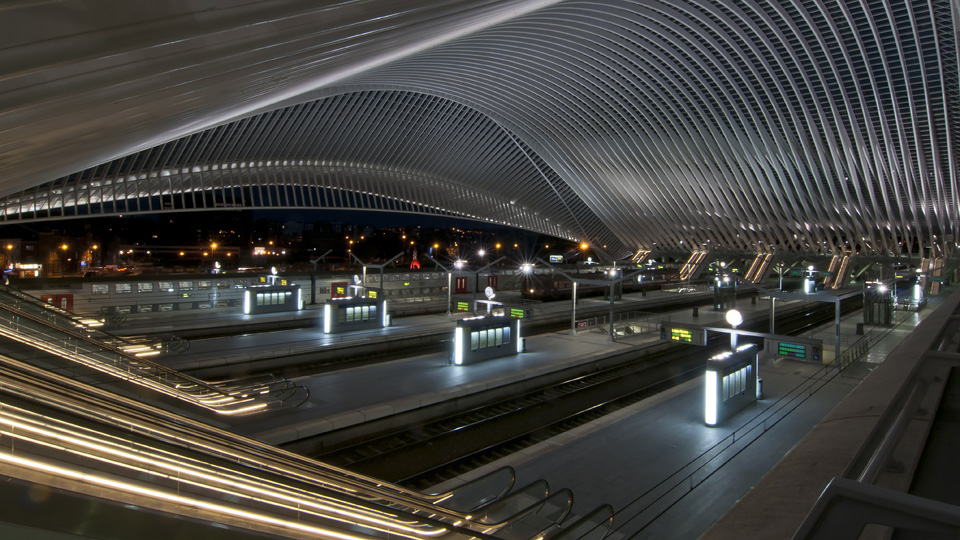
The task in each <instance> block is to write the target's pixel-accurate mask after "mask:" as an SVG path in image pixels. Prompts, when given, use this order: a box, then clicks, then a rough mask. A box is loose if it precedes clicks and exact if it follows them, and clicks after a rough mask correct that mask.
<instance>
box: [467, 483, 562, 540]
mask: <svg viewBox="0 0 960 540" xmlns="http://www.w3.org/2000/svg"><path fill="white" fill-rule="evenodd" d="M572 508H573V493H572V492H571V491H570V490H569V489H561V490H560V491H557V492H556V493H554V494H552V495H550V496H549V497H547V498H546V499H543V500H541V501H540V502H538V503H535V504H533V505H531V506H529V507H527V508H526V509H525V510H523V511H521V512H520V513H518V514H516V515H514V516H513V517H511V518H510V519H508V520H506V521H504V523H503V524H500V525H498V526H496V527H494V528H493V529H491V530H488V531H486V532H487V533H488V534H493V535H494V536H496V537H497V538H500V539H501V540H529V539H532V538H543V537H544V536H547V535H549V534H550V532H552V531H554V530H556V529H557V528H558V527H560V526H561V524H562V523H563V520H564V519H566V517H567V516H568V515H569V514H570V510H571V509H572Z"/></svg>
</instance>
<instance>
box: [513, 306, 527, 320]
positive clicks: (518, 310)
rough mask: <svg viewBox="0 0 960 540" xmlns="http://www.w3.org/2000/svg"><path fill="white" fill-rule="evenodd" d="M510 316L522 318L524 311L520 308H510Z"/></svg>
mask: <svg viewBox="0 0 960 540" xmlns="http://www.w3.org/2000/svg"><path fill="white" fill-rule="evenodd" d="M510 316H511V317H512V318H514V319H522V318H523V316H524V312H523V309H522V308H510Z"/></svg>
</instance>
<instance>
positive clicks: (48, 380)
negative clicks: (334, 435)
mask: <svg viewBox="0 0 960 540" xmlns="http://www.w3.org/2000/svg"><path fill="white" fill-rule="evenodd" d="M0 360H2V363H0V376H2V377H3V384H2V385H0V392H11V393H15V394H16V395H18V396H23V398H24V399H28V400H30V401H31V402H34V403H36V404H37V405H38V406H50V407H58V408H62V409H66V410H68V411H69V412H70V413H71V414H72V415H74V416H76V417H79V418H84V419H86V421H89V422H97V423H105V424H108V425H115V426H118V427H119V428H121V429H123V430H124V431H126V432H128V433H135V434H141V435H143V436H149V437H151V438H153V439H155V440H158V441H163V442H164V443H165V444H167V445H169V446H171V447H175V448H183V449H189V450H190V451H192V452H198V453H202V454H204V455H207V456H214V457H222V458H224V459H226V460H227V461H229V462H231V463H234V464H236V465H237V466H243V467H252V468H254V469H256V470H258V471H261V472H265V473H266V472H269V473H271V474H276V475H278V476H279V477H282V478H284V479H285V480H286V481H289V482H296V483H301V484H303V485H307V486H314V489H316V488H322V489H327V490H332V491H335V492H338V493H345V494H350V495H352V496H356V497H358V498H361V499H363V500H366V501H368V502H374V503H378V502H379V503H384V504H389V505H391V506H392V507H396V508H399V509H401V510H403V511H405V512H408V513H412V514H414V515H424V516H428V517H430V518H431V519H436V520H440V521H443V522H444V523H457V522H466V521H467V515H465V514H464V513H462V512H456V511H451V510H448V509H445V508H442V507H440V506H437V505H435V504H434V501H435V500H437V499H436V498H435V497H431V496H425V495H422V494H420V493H418V492H413V491H410V490H407V489H405V488H402V487H400V486H395V485H392V484H385V483H383V482H381V481H379V480H376V479H373V478H369V477H365V476H362V475H358V474H355V473H351V472H349V471H346V470H343V469H338V468H336V467H332V466H330V465H327V464H324V463H319V462H316V461H312V460H309V459H308V458H304V457H303V456H299V455H296V454H292V453H290V452H287V451H285V450H281V449H278V448H275V447H272V446H270V445H267V444H265V443H262V442H260V441H256V440H254V439H249V438H246V437H242V436H239V435H235V434H233V433H230V432H228V431H225V430H222V429H220V428H217V427H215V426H211V425H208V424H205V423H203V422H200V421H197V420H193V419H191V418H187V417H182V416H176V415H174V414H171V413H169V412H167V411H164V410H161V409H158V408H155V407H152V406H150V405H147V404H144V403H140V402H138V401H136V400H134V399H131V398H126V397H124V396H120V395H116V394H112V393H110V392H108V391H106V390H103V389H100V388H96V387H91V386H89V385H84V384H81V383H78V382H77V381H74V380H72V379H70V378H67V377H64V376H62V375H59V374H56V373H51V372H47V371H44V370H42V369H40V368H37V367H35V366H31V365H29V364H27V363H24V362H20V361H18V360H14V359H9V358H2V357H0Z"/></svg>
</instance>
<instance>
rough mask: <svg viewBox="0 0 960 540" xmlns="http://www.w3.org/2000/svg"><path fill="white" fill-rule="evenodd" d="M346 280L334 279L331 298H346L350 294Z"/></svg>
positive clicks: (331, 285) (331, 286)
mask: <svg viewBox="0 0 960 540" xmlns="http://www.w3.org/2000/svg"><path fill="white" fill-rule="evenodd" d="M348 285H349V283H347V282H346V281H334V282H333V283H331V284H330V298H346V297H347V295H348V292H347V287H348Z"/></svg>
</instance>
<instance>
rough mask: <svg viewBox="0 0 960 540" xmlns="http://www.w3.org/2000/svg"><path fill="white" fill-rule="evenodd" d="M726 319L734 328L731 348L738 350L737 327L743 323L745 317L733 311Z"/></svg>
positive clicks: (729, 312)
mask: <svg viewBox="0 0 960 540" xmlns="http://www.w3.org/2000/svg"><path fill="white" fill-rule="evenodd" d="M726 319H727V322H728V323H729V324H730V326H732V327H733V331H732V332H730V348H731V349H733V350H737V327H738V326H740V325H741V324H742V323H743V315H742V314H741V313H740V312H739V311H737V310H735V309H731V310H730V311H728V312H727V315H726Z"/></svg>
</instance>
